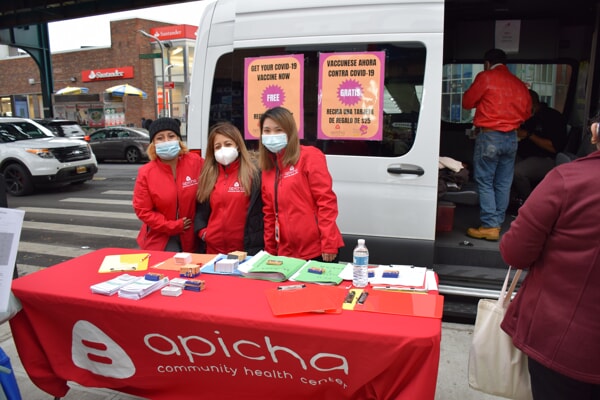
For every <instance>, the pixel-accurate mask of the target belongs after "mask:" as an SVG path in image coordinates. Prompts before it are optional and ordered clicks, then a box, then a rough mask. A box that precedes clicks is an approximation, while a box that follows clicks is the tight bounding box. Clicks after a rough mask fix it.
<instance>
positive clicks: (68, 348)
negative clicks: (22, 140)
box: [10, 248, 441, 400]
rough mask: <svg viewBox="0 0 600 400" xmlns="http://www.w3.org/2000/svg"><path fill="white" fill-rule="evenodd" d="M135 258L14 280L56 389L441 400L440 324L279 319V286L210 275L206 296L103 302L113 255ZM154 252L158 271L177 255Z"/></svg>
mask: <svg viewBox="0 0 600 400" xmlns="http://www.w3.org/2000/svg"><path fill="white" fill-rule="evenodd" d="M133 252H138V253H139V250H125V249H114V248H113V249H102V250H98V251H95V252H92V253H90V254H87V255H85V256H81V257H78V258H75V259H72V260H70V261H67V262H64V263H61V264H58V265H55V266H52V267H50V268H47V269H45V270H42V271H39V272H36V273H34V274H31V275H27V276H24V277H22V278H19V279H17V280H15V281H14V282H13V286H12V289H13V292H14V293H15V295H16V296H17V297H18V298H19V299H20V300H21V302H22V303H23V310H22V311H21V312H19V313H18V314H17V315H16V316H15V317H14V318H13V319H12V320H11V321H10V325H11V328H12V332H13V337H14V341H15V344H16V346H17V350H18V353H19V357H20V359H21V361H22V363H23V365H24V367H25V369H26V371H27V373H28V374H29V376H30V378H31V380H32V381H33V382H34V383H35V384H36V385H37V386H38V387H40V388H41V389H42V390H44V391H45V392H47V393H49V394H52V395H54V396H58V397H62V396H64V395H65V394H66V393H67V391H68V386H67V385H66V382H67V381H73V382H77V383H79V384H81V385H83V386H89V387H104V388H111V389H115V390H118V391H122V392H125V393H129V394H133V395H137V396H142V397H146V398H150V399H165V400H173V399H177V400H182V399H199V398H202V399H219V400H223V399H236V400H239V399H303V400H304V399H335V400H339V399H361V400H365V399H410V400H414V399H419V400H421V399H433V398H434V394H435V387H436V380H437V373H438V362H439V355H440V339H441V321H440V320H439V319H435V318H418V317H407V316H399V315H388V314H379V313H371V312H358V311H343V312H342V313H341V314H302V315H296V316H288V317H274V316H273V314H272V312H271V309H270V307H269V304H268V302H267V299H266V296H265V291H266V290H267V289H269V288H273V287H275V286H277V285H278V284H277V283H274V282H267V281H258V280H251V279H246V278H240V277H233V276H220V275H208V274H203V275H201V276H200V277H199V278H200V279H203V280H205V281H206V290H205V291H202V292H199V293H198V292H190V291H184V293H183V295H181V296H179V297H166V296H162V295H161V294H160V293H153V294H151V295H150V296H148V297H146V298H143V299H141V300H129V299H123V298H119V297H118V296H117V295H114V296H111V297H108V296H103V295H99V294H92V293H91V291H90V285H92V284H94V283H98V282H101V281H104V280H107V279H109V278H111V277H112V276H116V275H117V274H118V273H112V274H99V273H98V272H97V271H98V267H99V265H100V263H101V262H102V260H103V259H104V256H105V255H109V254H124V253H133ZM151 253H152V256H151V259H150V265H152V264H155V263H157V262H159V261H162V260H164V259H167V258H169V257H171V256H172V255H173V253H167V252H151ZM152 272H159V271H158V270H152ZM160 272H163V273H165V274H167V275H168V276H170V277H175V276H177V272H176V271H160ZM136 274H138V275H143V274H144V272H137V273H136ZM343 284H344V283H343ZM343 284H342V285H343Z"/></svg>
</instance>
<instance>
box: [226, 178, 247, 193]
mask: <svg viewBox="0 0 600 400" xmlns="http://www.w3.org/2000/svg"><path fill="white" fill-rule="evenodd" d="M243 191H244V188H243V187H242V185H240V183H239V182H238V181H235V182H234V184H233V185H232V186H229V190H228V192H229V193H242V192H243Z"/></svg>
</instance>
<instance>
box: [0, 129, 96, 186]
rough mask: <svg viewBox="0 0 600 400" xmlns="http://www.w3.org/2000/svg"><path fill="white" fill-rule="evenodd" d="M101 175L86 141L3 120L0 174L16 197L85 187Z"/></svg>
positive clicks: (0, 135)
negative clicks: (70, 186)
mask: <svg viewBox="0 0 600 400" xmlns="http://www.w3.org/2000/svg"><path fill="white" fill-rule="evenodd" d="M96 172H98V163H97V162H96V157H95V156H94V153H93V152H92V150H91V149H90V146H89V144H87V142H85V141H83V140H75V139H66V138H59V137H55V136H54V135H53V134H52V132H51V131H50V130H48V129H47V128H45V127H43V126H42V125H40V124H38V123H36V122H34V121H32V120H30V119H27V118H0V173H2V174H3V175H4V178H5V179H6V190H7V192H8V193H10V194H11V195H13V196H24V195H27V194H31V193H32V192H33V190H34V189H35V188H36V187H48V186H58V185H62V184H65V183H83V182H85V181H87V180H90V179H92V178H93V177H94V174H95V173H96Z"/></svg>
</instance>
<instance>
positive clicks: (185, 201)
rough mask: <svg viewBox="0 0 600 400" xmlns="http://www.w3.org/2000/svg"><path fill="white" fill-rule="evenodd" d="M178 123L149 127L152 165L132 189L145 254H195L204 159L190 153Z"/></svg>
mask: <svg viewBox="0 0 600 400" xmlns="http://www.w3.org/2000/svg"><path fill="white" fill-rule="evenodd" d="M179 125H180V124H179V121H177V120H175V119H173V118H159V119H157V120H155V121H154V122H152V124H151V125H150V129H149V132H150V146H148V150H147V152H148V157H149V158H150V162H149V163H147V164H146V165H144V166H142V167H141V168H140V170H139V171H138V176H137V179H136V181H135V187H134V189H133V209H134V210H135V213H136V215H137V216H138V218H139V219H140V220H141V221H142V227H141V229H140V233H139V234H138V237H137V242H138V245H139V246H140V249H143V250H165V251H185V252H194V251H195V249H196V240H195V235H194V229H193V221H194V217H195V215H196V190H197V189H198V180H199V176H200V170H201V169H202V163H203V161H204V160H203V159H202V158H201V157H200V156H198V155H197V154H194V153H190V152H188V149H187V147H186V146H185V144H184V143H183V142H182V140H181V133H180V130H179Z"/></svg>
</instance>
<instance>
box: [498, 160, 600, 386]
mask: <svg viewBox="0 0 600 400" xmlns="http://www.w3.org/2000/svg"><path fill="white" fill-rule="evenodd" d="M598 171H600V151H596V152H595V153H593V154H591V155H590V156H588V157H585V158H582V159H579V160H576V161H573V162H570V163H568V164H563V165H561V166H558V167H556V168H554V169H553V170H552V171H550V172H549V173H548V175H547V176H546V178H545V179H544V180H543V181H542V182H541V183H540V184H539V185H538V186H537V187H536V189H535V190H534V191H533V193H532V194H531V196H530V197H529V198H528V199H527V201H526V202H525V204H524V205H523V206H522V207H521V208H520V209H519V215H518V217H517V219H516V220H515V221H513V223H512V225H511V227H510V229H509V231H508V232H507V233H505V234H504V235H503V237H502V241H501V242H500V252H501V253H502V257H503V258H504V260H505V261H506V262H507V263H508V264H509V265H511V266H513V267H514V268H529V271H528V273H527V277H526V278H525V281H524V282H523V285H522V287H521V288H520V289H519V291H518V293H517V295H516V297H515V299H514V300H513V302H512V303H511V305H510V306H509V308H508V311H507V313H506V316H505V318H504V321H503V322H502V329H504V331H506V333H508V334H509V335H510V336H512V338H513V342H514V344H515V346H516V347H518V348H519V349H521V350H522V351H523V352H524V353H525V354H527V355H528V356H529V357H531V358H533V359H534V360H536V361H538V362H539V363H541V364H542V365H544V366H546V367H547V368H550V369H552V370H554V371H556V372H558V373H560V374H563V375H566V376H569V377H571V378H573V379H577V380H580V381H584V382H589V383H592V384H596V385H598V384H600V289H599V288H600V190H598Z"/></svg>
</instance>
